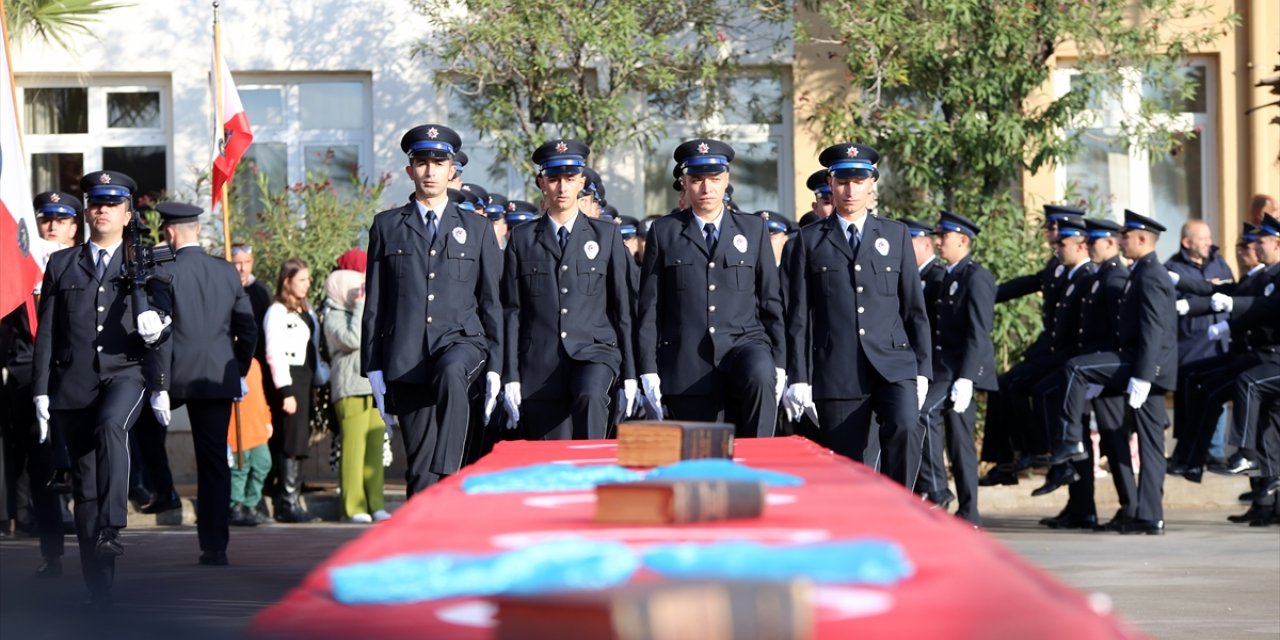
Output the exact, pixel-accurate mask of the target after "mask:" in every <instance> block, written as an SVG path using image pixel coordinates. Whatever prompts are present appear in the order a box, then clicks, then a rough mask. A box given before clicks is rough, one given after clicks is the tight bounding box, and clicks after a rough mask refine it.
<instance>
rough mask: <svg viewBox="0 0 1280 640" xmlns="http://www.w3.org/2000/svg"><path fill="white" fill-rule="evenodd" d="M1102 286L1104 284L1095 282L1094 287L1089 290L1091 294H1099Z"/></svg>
mask: <svg viewBox="0 0 1280 640" xmlns="http://www.w3.org/2000/svg"><path fill="white" fill-rule="evenodd" d="M1100 284H1102V283H1101V282H1097V281H1094V283H1093V286H1092V287H1090V288H1089V293H1097V292H1098V285H1100Z"/></svg>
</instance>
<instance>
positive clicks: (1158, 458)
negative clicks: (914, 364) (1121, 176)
mask: <svg viewBox="0 0 1280 640" xmlns="http://www.w3.org/2000/svg"><path fill="white" fill-rule="evenodd" d="M1124 219H1125V221H1124V227H1125V230H1124V234H1123V235H1122V236H1121V238H1120V246H1121V250H1122V251H1123V252H1124V256H1125V257H1126V258H1128V259H1129V260H1131V261H1132V266H1131V267H1130V275H1129V282H1128V283H1126V284H1125V290H1124V293H1123V297H1122V298H1121V301H1120V315H1119V318H1118V319H1117V336H1116V339H1117V344H1118V350H1117V351H1105V352H1100V353H1094V354H1090V355H1083V356H1077V357H1075V358H1072V359H1071V360H1068V361H1067V365H1066V374H1067V383H1066V385H1065V388H1064V389H1065V390H1064V394H1063V395H1064V400H1063V403H1062V409H1061V413H1060V414H1059V415H1058V420H1059V423H1060V424H1059V428H1058V429H1057V430H1056V431H1057V433H1056V436H1057V437H1058V439H1059V442H1058V443H1057V445H1056V446H1055V447H1054V449H1053V453H1052V455H1051V458H1050V463H1051V464H1061V463H1063V462H1068V461H1075V460H1083V459H1087V458H1088V455H1089V454H1088V452H1086V451H1085V445H1084V425H1083V423H1082V422H1081V419H1082V416H1083V415H1084V408H1085V407H1084V405H1085V401H1086V400H1087V399H1088V396H1089V395H1090V394H1089V390H1090V386H1091V385H1092V386H1094V387H1095V389H1096V390H1098V391H1102V392H1105V391H1107V390H1111V391H1118V390H1120V389H1123V390H1124V391H1125V394H1126V396H1127V397H1128V405H1129V408H1130V409H1132V410H1133V412H1132V419H1133V424H1134V426H1135V430H1136V431H1137V433H1138V454H1139V458H1140V461H1141V464H1142V476H1141V478H1140V479H1139V482H1138V503H1137V507H1136V509H1135V513H1134V519H1133V520H1132V521H1131V522H1129V523H1127V524H1125V525H1124V526H1123V527H1122V528H1121V529H1120V532H1121V533H1147V534H1156V535H1159V534H1163V533H1164V508H1163V505H1162V504H1161V502H1162V499H1163V494H1164V475H1165V466H1166V462H1165V457H1164V425H1165V423H1166V422H1168V420H1167V416H1166V415H1165V405H1164V394H1165V391H1168V390H1171V389H1173V388H1174V387H1175V386H1176V384H1175V383H1176V381H1177V376H1178V347H1177V345H1178V337H1177V336H1178V333H1177V332H1178V327H1177V318H1178V314H1177V312H1176V311H1175V305H1174V292H1173V284H1172V283H1171V282H1170V281H1169V276H1168V273H1167V272H1166V271H1165V269H1164V267H1163V266H1162V265H1161V264H1160V262H1159V260H1158V259H1157V258H1156V255H1155V247H1156V241H1157V240H1159V237H1160V233H1161V232H1163V231H1164V230H1165V227H1164V225H1161V224H1160V223H1159V222H1156V221H1155V220H1152V219H1151V218H1148V217H1146V216H1142V215H1139V214H1137V213H1134V212H1132V211H1129V210H1125V212H1124Z"/></svg>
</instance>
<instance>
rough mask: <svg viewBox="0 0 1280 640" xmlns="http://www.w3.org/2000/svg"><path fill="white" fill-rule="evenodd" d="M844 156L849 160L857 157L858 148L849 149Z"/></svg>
mask: <svg viewBox="0 0 1280 640" xmlns="http://www.w3.org/2000/svg"><path fill="white" fill-rule="evenodd" d="M845 154H846V155H848V156H849V157H850V158H856V157H858V148H857V147H849V150H848V151H846V152H845Z"/></svg>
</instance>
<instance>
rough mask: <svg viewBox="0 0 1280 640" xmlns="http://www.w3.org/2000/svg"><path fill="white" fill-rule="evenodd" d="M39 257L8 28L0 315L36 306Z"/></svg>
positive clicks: (3, 68) (2, 52) (0, 76)
mask: <svg viewBox="0 0 1280 640" xmlns="http://www.w3.org/2000/svg"><path fill="white" fill-rule="evenodd" d="M42 253H43V250H42V243H41V242H40V241H39V231H38V230H37V229H36V218H35V212H34V210H33V208H32V205H31V182H30V180H29V179H28V177H27V159H26V154H25V153H24V152H23V150H22V133H21V129H20V128H19V127H18V94H17V91H16V90H15V89H14V84H13V67H12V60H11V59H10V57H9V31H8V29H7V28H6V29H4V47H3V48H0V316H5V315H8V314H9V312H11V311H13V310H14V309H17V308H18V306H19V305H21V304H22V303H24V302H34V300H33V298H32V294H31V292H32V290H34V288H35V286H36V285H37V284H39V283H40V278H41V275H42V274H41V272H42V270H43V266H42V265H43V263H44V260H43V258H44V256H43V255H41V254H42ZM34 312H35V308H34V304H32V305H31V306H29V307H28V314H29V316H30V319H31V325H30V326H31V330H32V331H35V317H34V316H35V313H34Z"/></svg>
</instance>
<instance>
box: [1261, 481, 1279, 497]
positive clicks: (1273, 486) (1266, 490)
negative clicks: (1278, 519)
mask: <svg viewBox="0 0 1280 640" xmlns="http://www.w3.org/2000/svg"><path fill="white" fill-rule="evenodd" d="M1258 491H1261V492H1262V495H1263V497H1266V496H1270V495H1272V494H1275V493H1280V476H1273V477H1271V478H1267V481H1266V484H1263V485H1262V486H1261V487H1259V488H1258Z"/></svg>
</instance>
